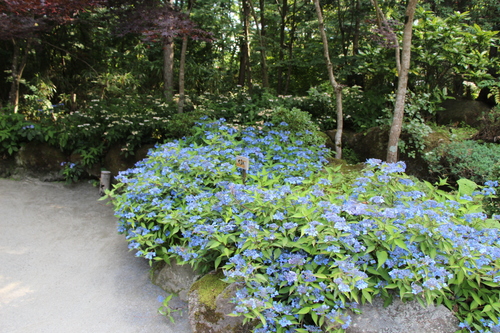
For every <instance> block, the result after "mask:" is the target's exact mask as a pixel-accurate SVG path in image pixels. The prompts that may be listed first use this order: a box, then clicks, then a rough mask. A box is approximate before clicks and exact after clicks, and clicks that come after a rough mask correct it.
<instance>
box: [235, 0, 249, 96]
mask: <svg viewBox="0 0 500 333" xmlns="http://www.w3.org/2000/svg"><path fill="white" fill-rule="evenodd" d="M242 8H243V13H242V16H243V17H242V21H243V38H242V39H241V41H240V52H241V53H240V73H239V77H238V84H239V85H241V86H244V85H245V84H246V85H247V87H248V88H251V85H252V76H251V67H250V37H249V35H250V20H249V17H250V6H249V4H248V1H247V0H242Z"/></svg>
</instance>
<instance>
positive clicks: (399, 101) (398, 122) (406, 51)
mask: <svg viewBox="0 0 500 333" xmlns="http://www.w3.org/2000/svg"><path fill="white" fill-rule="evenodd" d="M417 2H418V0H409V1H408V6H407V7H406V17H405V26H404V30H403V50H402V54H401V69H400V70H399V71H398V90H397V92H396V102H395V105H394V115H393V118H392V125H391V131H390V133H389V144H388V148H387V162H389V163H395V162H397V161H398V142H399V136H400V135H401V129H402V127H403V116H404V111H405V99H406V88H407V85H408V72H409V70H410V58H411V38H412V31H413V16H414V15H415V9H416V7H417Z"/></svg>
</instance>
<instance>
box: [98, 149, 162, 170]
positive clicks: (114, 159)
mask: <svg viewBox="0 0 500 333" xmlns="http://www.w3.org/2000/svg"><path fill="white" fill-rule="evenodd" d="M153 147H154V145H152V144H148V145H144V146H142V147H140V148H138V149H136V150H135V151H134V154H133V155H127V156H125V155H126V154H125V150H124V149H125V148H124V147H123V146H122V145H119V144H116V145H113V146H111V147H110V148H109V150H108V152H107V154H106V156H105V157H104V168H105V169H106V170H109V171H111V175H112V176H113V177H114V176H116V175H118V172H120V171H124V170H127V169H129V168H132V167H133V166H134V165H135V164H136V163H137V162H138V161H140V160H143V159H144V158H146V156H147V154H148V151H149V149H151V148H153Z"/></svg>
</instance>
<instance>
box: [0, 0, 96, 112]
mask: <svg viewBox="0 0 500 333" xmlns="http://www.w3.org/2000/svg"><path fill="white" fill-rule="evenodd" d="M102 3H103V1H97V0H45V1H43V0H42V1H36V0H25V1H11V0H2V1H0V18H1V19H0V39H3V40H10V41H12V45H13V53H12V64H11V70H10V76H11V81H12V82H11V88H10V92H9V104H10V105H12V106H13V108H14V112H17V110H18V107H19V88H20V82H21V78H22V75H23V72H24V69H25V67H26V65H27V62H28V55H29V53H30V51H31V47H32V46H33V44H34V43H36V42H38V39H39V38H40V36H41V34H43V33H44V32H47V31H50V30H51V29H53V28H54V27H55V26H57V25H62V24H66V23H69V22H72V21H74V20H75V19H76V16H77V14H78V13H79V12H81V11H82V10H84V9H87V8H91V7H95V6H98V5H100V4H102Z"/></svg>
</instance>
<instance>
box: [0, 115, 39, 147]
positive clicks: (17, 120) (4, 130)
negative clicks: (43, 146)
mask: <svg viewBox="0 0 500 333" xmlns="http://www.w3.org/2000/svg"><path fill="white" fill-rule="evenodd" d="M2 111H4V112H2ZM41 136H42V132H41V130H40V127H39V126H37V125H35V124H33V123H32V122H30V121H27V120H26V118H25V116H24V115H22V114H19V113H12V112H11V110H10V109H8V108H7V109H3V110H0V142H1V145H0V154H8V155H12V154H13V153H14V152H16V151H18V150H19V148H21V146H22V144H24V143H26V142H28V141H32V140H36V139H40V138H41Z"/></svg>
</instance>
